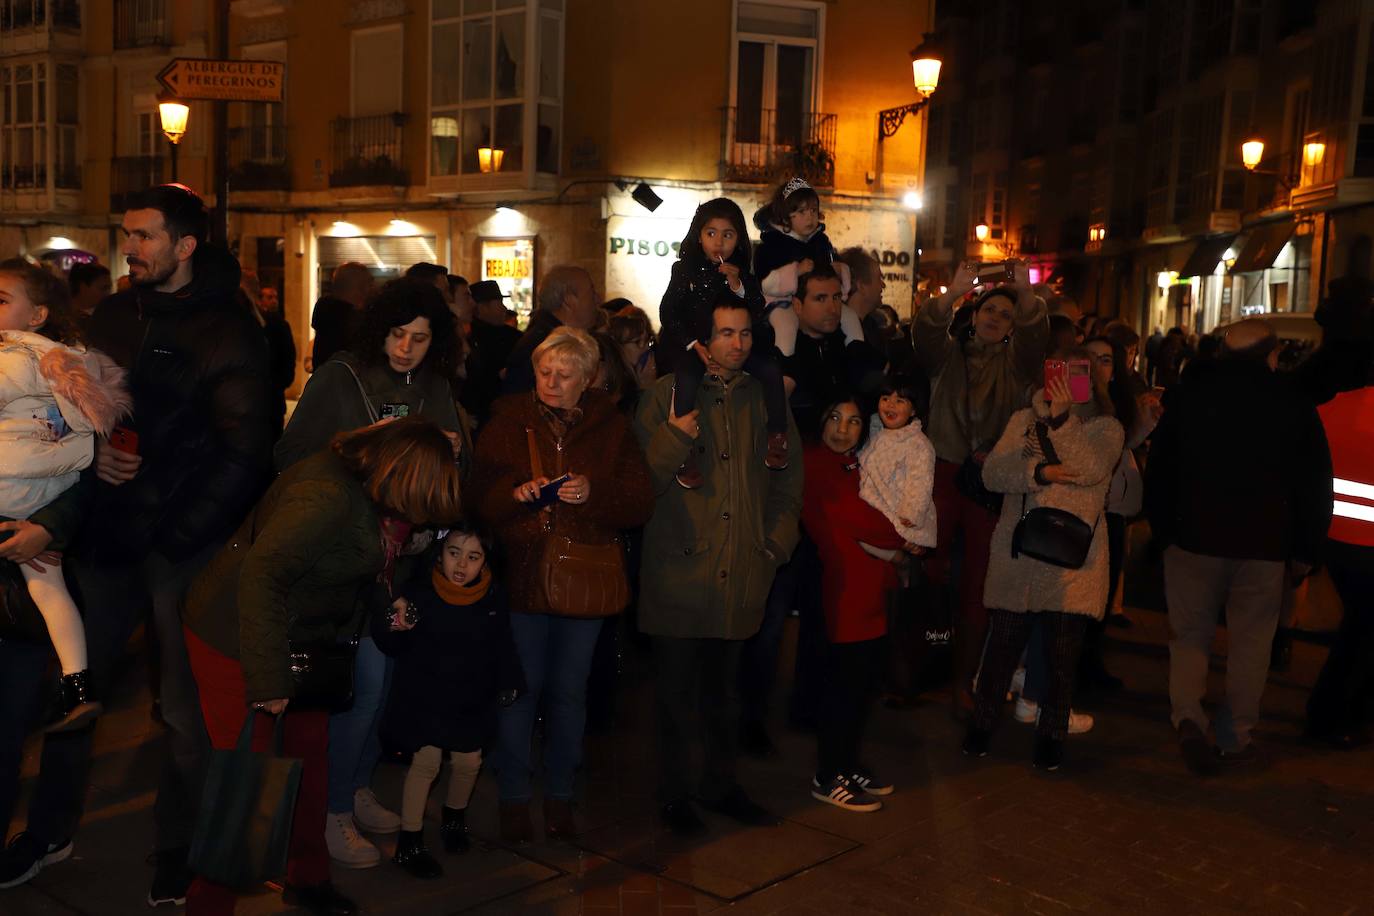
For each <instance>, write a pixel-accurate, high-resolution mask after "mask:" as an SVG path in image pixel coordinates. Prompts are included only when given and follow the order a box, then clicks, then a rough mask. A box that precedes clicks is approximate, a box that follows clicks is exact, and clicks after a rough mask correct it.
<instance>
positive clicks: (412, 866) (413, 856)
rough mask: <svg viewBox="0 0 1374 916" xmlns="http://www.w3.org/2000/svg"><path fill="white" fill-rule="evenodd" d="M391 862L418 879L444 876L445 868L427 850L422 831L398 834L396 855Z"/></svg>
mask: <svg viewBox="0 0 1374 916" xmlns="http://www.w3.org/2000/svg"><path fill="white" fill-rule="evenodd" d="M391 861H393V862H395V863H396V864H397V865H399V866H401V867H402V868H404V869H405V870H406V871H408V872H410V873H411V874H412V875H414V876H415V877H417V878H426V879H428V878H440V877H443V874H444V868H443V866H442V865H440V864H439V863H438V862H436V861H435V860H434V856H432V855H430V854H429V850H427V849H425V837H424V831H422V830H402V831H401V832H400V833H399V834H397V835H396V855H394V856H392V857H391Z"/></svg>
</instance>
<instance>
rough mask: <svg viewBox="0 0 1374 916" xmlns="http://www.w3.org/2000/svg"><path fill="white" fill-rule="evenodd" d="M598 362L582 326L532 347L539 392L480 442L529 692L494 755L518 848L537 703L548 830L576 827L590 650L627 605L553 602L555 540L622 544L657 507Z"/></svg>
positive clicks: (481, 482)
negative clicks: (549, 497)
mask: <svg viewBox="0 0 1374 916" xmlns="http://www.w3.org/2000/svg"><path fill="white" fill-rule="evenodd" d="M599 362H600V353H599V351H598V348H597V345H596V341H595V340H593V339H592V337H591V335H589V334H588V333H587V332H586V331H582V330H578V329H576V328H570V327H561V328H557V329H555V330H554V332H553V333H552V334H550V335H549V336H548V338H547V339H545V341H544V342H543V343H541V344H540V345H539V346H538V347H537V348H536V349H535V350H534V353H533V354H532V357H531V363H532V364H533V366H534V376H535V388H534V391H533V392H532V393H529V392H525V393H520V394H512V395H509V396H507V397H505V398H502V399H501V400H499V401H497V402H496V404H495V405H494V407H493V410H492V418H491V421H490V422H489V424H488V426H487V428H486V429H485V430H484V431H483V433H482V436H481V439H480V441H479V443H478V447H477V460H476V467H475V468H474V470H473V480H472V492H474V493H476V494H478V495H477V496H476V499H475V508H476V510H477V513H478V515H480V516H481V517H482V519H483V520H484V521H486V522H487V523H488V524H489V525H491V527H492V528H493V530H494V531H495V532H496V536H497V538H498V540H499V541H500V543H501V547H502V550H503V552H504V554H505V557H506V564H505V570H504V573H505V577H506V583H507V587H508V588H509V591H510V607H511V629H512V630H513V631H514V634H515V644H516V648H517V649H518V651H519V654H520V660H521V663H522V664H523V666H524V669H525V681H526V684H527V686H528V688H529V689H528V690H527V691H526V692H525V694H523V695H522V696H521V697H520V698H519V699H518V700H517V701H516V702H515V704H514V705H512V706H510V707H509V708H507V709H505V710H503V712H502V714H501V723H500V737H499V740H498V745H497V749H496V753H495V754H494V755H493V764H494V766H495V769H496V774H497V782H498V785H499V789H500V796H501V834H502V836H503V838H504V839H505V840H506V841H507V842H512V843H520V842H527V841H529V840H530V839H531V838H532V833H533V831H532V828H531V824H530V812H529V804H530V797H531V777H532V769H533V767H532V762H531V759H530V757H531V755H530V740H531V737H532V735H533V732H534V722H535V717H536V713H537V710H538V709H539V707H540V704H541V700H542V703H543V709H544V740H543V746H544V826H545V829H546V831H547V833H548V834H549V836H550V837H552V838H566V837H569V836H572V835H574V834H575V833H576V832H577V828H576V825H575V823H574V821H573V816H572V796H573V781H574V778H575V776H576V773H577V767H578V764H579V762H580V761H581V758H582V731H583V725H584V723H585V720H586V692H587V677H588V674H589V673H590V671H591V664H592V652H593V650H594V649H595V647H596V641H597V636H598V635H599V634H600V632H601V625H602V622H603V619H604V617H605V616H606V615H607V614H615V613H618V612H619V611H621V610H622V609H623V608H620V607H601V608H599V609H596V610H594V611H589V610H588V609H586V608H578V609H571V610H570V609H569V608H568V607H555V606H553V605H554V603H555V602H552V601H550V598H549V595H548V594H547V589H546V588H545V587H544V582H545V575H546V573H547V572H548V571H549V570H548V569H546V564H548V563H549V562H550V559H551V558H550V557H549V555H548V554H546V548H547V544H548V542H549V540H550V539H552V538H566V539H567V540H568V541H569V542H572V543H573V544H576V545H606V544H611V543H615V542H616V536H617V533H618V532H619V531H621V530H623V529H627V528H635V527H637V526H639V525H643V524H644V523H645V522H646V521H648V519H649V514H650V512H651V511H652V509H653V492H652V490H651V489H650V485H649V470H648V467H647V465H646V464H645V461H644V455H643V453H642V452H641V451H640V448H639V444H638V442H637V441H636V440H635V437H634V435H633V433H632V431H631V429H630V427H629V424H628V423H627V421H626V420H625V418H624V416H623V415H622V414H621V413H620V412H619V411H618V410H617V409H616V406H615V404H614V402H612V401H611V399H610V397H609V396H608V395H607V394H606V392H604V391H599V390H596V389H590V388H589V385H590V384H591V382H592V379H593V378H595V376H596V371H597V366H598V363H599ZM531 451H534V452H535V453H536V455H532V454H531ZM536 456H537V460H535V459H536ZM564 474H567V475H568V478H567V480H566V481H565V482H564V483H563V484H562V485H561V486H559V487H558V488H557V490H556V491H555V494H556V495H555V498H554V499H553V501H552V503H551V504H549V505H541V502H542V500H541V498H540V493H541V488H543V487H544V485H545V484H547V483H549V481H550V480H556V479H557V478H559V477H561V476H563V475H564Z"/></svg>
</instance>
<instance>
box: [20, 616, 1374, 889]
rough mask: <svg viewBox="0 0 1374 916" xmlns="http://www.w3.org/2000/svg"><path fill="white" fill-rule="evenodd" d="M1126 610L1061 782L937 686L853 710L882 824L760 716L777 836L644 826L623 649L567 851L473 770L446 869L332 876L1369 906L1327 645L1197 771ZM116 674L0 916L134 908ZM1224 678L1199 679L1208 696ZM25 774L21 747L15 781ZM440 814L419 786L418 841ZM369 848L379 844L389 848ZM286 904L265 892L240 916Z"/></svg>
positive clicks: (149, 770) (645, 689)
mask: <svg viewBox="0 0 1374 916" xmlns="http://www.w3.org/2000/svg"><path fill="white" fill-rule="evenodd" d="M1131 616H1132V618H1133V619H1134V620H1135V625H1134V626H1133V627H1132V628H1131V629H1129V630H1116V629H1114V630H1112V631H1111V641H1110V643H1109V654H1108V659H1109V665H1110V667H1111V668H1112V669H1113V670H1114V671H1115V672H1116V673H1118V674H1120V675H1121V676H1123V677H1124V678H1125V680H1126V689H1125V690H1124V691H1122V692H1120V693H1118V694H1115V695H1112V696H1110V697H1107V698H1104V699H1100V700H1094V701H1092V702H1090V703H1085V704H1084V707H1085V708H1086V709H1087V710H1088V711H1091V712H1093V713H1095V714H1096V715H1097V716H1098V722H1097V726H1096V728H1094V729H1093V731H1092V732H1091V733H1089V734H1087V735H1083V736H1078V737H1074V738H1072V739H1071V740H1070V743H1069V748H1068V757H1067V761H1066V765H1065V767H1064V769H1063V770H1062V771H1061V772H1060V773H1057V774H1048V775H1044V774H1039V773H1036V772H1035V771H1033V770H1032V769H1031V767H1030V749H1031V731H1030V729H1029V727H1028V726H1023V725H1020V724H1018V723H1016V722H1014V721H1011V720H1010V718H1008V720H1007V721H1006V722H1005V723H1004V724H1003V726H1002V728H1001V729H1000V731H999V732H998V734H997V735H996V737H995V738H994V741H993V754H992V756H990V757H988V758H986V759H984V760H981V761H971V760H968V759H965V758H963V757H962V756H960V754H959V753H958V750H957V747H958V742H959V738H960V737H961V731H960V729H959V727H958V726H956V725H955V723H954V722H953V721H952V720H951V718H950V716H949V714H948V701H947V696H946V695H942V694H934V695H932V696H930V697H929V698H928V699H927V702H925V703H924V704H923V705H921V706H918V707H916V708H912V709H903V710H891V709H886V708H879V709H878V710H877V711H876V712H875V714H874V716H873V718H872V724H871V727H870V731H869V739H868V742H867V757H868V760H869V763H870V765H871V766H872V767H873V768H874V769H875V770H876V771H877V772H879V773H880V774H881V775H883V776H884V777H885V778H887V779H890V780H892V781H893V782H894V783H895V784H896V785H897V793H896V794H895V795H893V796H891V798H890V799H888V800H887V805H886V807H885V808H884V810H882V811H880V812H878V813H875V814H868V815H858V814H850V813H847V812H843V811H839V810H837V809H835V808H831V807H828V806H825V805H822V804H820V803H817V802H815V801H813V800H812V799H811V798H810V795H809V794H808V791H807V789H808V785H809V779H810V775H811V770H810V767H811V765H812V763H813V761H814V753H815V748H814V743H813V741H812V739H811V738H810V737H809V736H806V735H803V734H797V733H793V732H789V731H787V730H785V729H784V728H783V727H782V726H781V725H779V726H778V727H777V728H776V730H775V735H774V737H775V739H776V740H777V741H778V744H779V746H780V749H781V754H780V755H779V756H778V757H777V758H774V759H772V760H767V761H755V760H746V761H744V762H743V763H742V764H741V774H740V775H741V782H742V783H743V784H744V786H745V787H746V788H747V789H748V791H749V792H750V793H751V794H752V795H753V796H754V797H755V798H756V799H757V800H758V801H759V802H761V803H762V804H764V805H766V806H768V807H770V808H771V809H772V810H774V811H775V812H777V813H778V814H779V815H781V816H782V817H783V818H784V821H783V823H782V825H781V826H778V827H774V828H758V829H747V830H746V829H739V828H736V827H734V826H733V825H731V824H730V823H729V822H726V821H723V820H721V819H719V818H716V817H715V816H713V815H709V814H707V815H705V817H706V819H707V821H708V824H709V825H710V828H711V830H710V833H709V834H708V835H707V836H705V837H704V838H702V839H700V840H697V841H693V842H690V843H684V842H682V841H678V840H675V839H673V838H672V837H670V836H669V835H667V834H665V833H664V832H663V831H661V830H660V829H659V827H658V826H657V823H656V821H655V805H654V801H653V772H654V767H653V748H652V741H651V739H650V737H649V736H650V735H651V734H652V731H651V729H650V727H649V725H650V715H651V712H650V710H651V707H652V704H651V694H652V690H651V685H650V684H649V682H648V676H649V674H648V672H649V669H650V666H649V665H648V664H647V663H646V660H645V659H643V658H641V657H638V656H636V655H634V654H633V653H631V655H630V656H629V658H630V665H629V669H630V670H629V673H628V674H627V676H626V678H625V681H624V683H623V684H622V689H621V692H620V706H619V709H618V710H617V722H616V725H615V727H614V728H613V729H611V730H609V731H608V732H607V733H606V734H599V735H594V736H592V737H590V738H589V739H588V744H587V755H586V761H585V764H584V769H583V783H584V785H583V789H582V799H583V800H582V801H581V802H580V806H579V809H578V816H579V819H580V822H581V826H582V828H583V831H584V832H583V834H582V836H581V837H580V838H579V841H578V842H577V843H576V844H575V845H574V844H564V843H545V842H538V843H535V844H532V845H530V846H528V847H524V848H519V849H505V848H502V847H501V846H500V845H499V843H497V842H496V840H495V837H496V800H495V787H494V784H493V781H492V780H491V779H490V778H489V777H487V776H484V777H483V779H482V780H481V782H480V783H479V786H478V790H477V795H476V797H475V798H474V800H473V803H472V807H471V817H470V823H471V824H472V827H473V832H474V835H475V837H476V838H477V840H478V843H477V845H476V847H475V848H474V850H473V851H472V852H471V853H470V854H468V855H466V856H460V857H447V856H443V855H442V854H440V857H441V860H442V861H443V864H444V866H445V868H446V870H447V873H446V875H445V877H444V878H443V879H441V880H438V881H433V882H423V881H419V880H416V879H413V878H411V877H409V876H408V875H406V874H404V873H402V872H400V871H399V869H397V868H396V867H395V866H393V865H391V864H390V863H389V862H387V861H384V862H383V864H382V865H381V866H380V867H378V868H375V869H371V870H366V871H352V872H350V871H345V870H342V869H338V870H336V872H335V876H336V881H337V883H338V884H339V886H340V887H341V888H342V889H343V890H344V891H345V892H347V893H349V894H351V895H353V896H354V897H355V898H356V899H357V900H358V901H359V902H360V903H362V904H363V906H364V911H365V912H367V913H378V914H383V913H397V914H400V913H405V914H415V916H428V914H453V913H483V914H498V913H557V914H579V913H580V914H587V916H593V914H604V916H611V914H621V913H623V914H652V913H662V914H679V916H687V914H691V913H711V912H716V911H725V910H727V909H728V911H729V912H730V913H739V914H756V913H757V914H763V913H798V914H801V913H806V914H824V916H842V914H849V913H856V914H857V913H908V912H910V913H917V912H919V913H1023V912H1024V913H1064V912H1088V913H1151V914H1157V913H1165V912H1167V913H1170V914H1171V916H1178V914H1185V913H1225V912H1248V913H1288V912H1294V913H1357V912H1359V913H1364V912H1368V913H1374V780H1371V773H1374V751H1362V752H1357V753H1352V754H1342V753H1338V752H1335V751H1329V750H1325V749H1323V748H1320V747H1317V746H1313V745H1310V744H1307V743H1305V742H1304V741H1303V740H1302V738H1301V737H1300V735H1301V728H1302V704H1303V702H1304V701H1305V699H1306V694H1307V690H1308V687H1309V686H1310V684H1311V683H1312V681H1313V679H1314V677H1315V674H1316V671H1317V669H1318V667H1319V665H1320V664H1321V660H1322V658H1323V657H1324V655H1325V650H1324V649H1322V648H1321V647H1320V646H1318V645H1315V644H1310V643H1304V642H1300V643H1299V644H1298V645H1297V647H1296V650H1295V653H1294V662H1293V666H1292V668H1291V670H1290V671H1289V672H1287V673H1284V674H1281V675H1275V676H1273V677H1272V678H1271V681H1270V687H1269V691H1268V693H1267V695H1266V698H1265V699H1266V702H1265V721H1264V722H1263V723H1262V726H1261V729H1260V731H1259V733H1258V736H1257V738H1258V742H1259V743H1261V744H1262V747H1263V749H1264V752H1265V754H1264V756H1265V760H1264V762H1263V763H1262V764H1260V765H1258V766H1255V767H1253V768H1251V769H1248V770H1244V771H1237V772H1231V773H1227V774H1225V775H1224V776H1222V777H1220V778H1217V779H1213V780H1207V781H1202V780H1198V779H1195V778H1193V777H1191V776H1189V775H1188V774H1187V772H1186V771H1185V770H1184V769H1183V766H1182V762H1181V760H1180V758H1179V756H1178V753H1177V749H1176V747H1175V745H1174V742H1173V737H1172V733H1171V731H1170V729H1169V727H1168V702H1167V693H1166V684H1165V672H1166V663H1167V657H1166V651H1165V640H1166V632H1165V622H1164V617H1163V615H1161V614H1159V613H1156V612H1151V611H1133V612H1132V615H1131ZM788 638H789V640H790V639H791V638H792V630H791V629H789V631H788ZM1218 653H1219V654H1220V653H1224V639H1221V640H1219V642H1218ZM1218 661H1220V659H1219V658H1218ZM137 674H138V672H137V671H134V672H131V674H130V677H129V678H128V679H127V680H128V681H129V682H131V683H130V686H129V689H128V691H127V694H126V695H125V696H123V697H122V698H119V699H118V700H117V701H116V702H115V703H114V708H113V711H112V712H111V713H109V714H108V715H106V716H105V718H103V719H102V720H101V722H100V724H99V732H98V736H97V744H98V755H99V756H98V760H97V762H96V766H95V770H94V775H93V778H92V782H93V784H92V786H91V801H90V805H89V808H88V813H87V816H86V820H85V822H84V823H83V825H82V829H81V832H80V834H79V835H78V837H77V839H76V852H75V855H74V856H73V858H72V859H70V860H68V861H67V862H65V863H62V864H59V865H55V866H52V867H50V868H49V869H47V870H46V871H44V872H43V873H42V874H41V875H39V876H38V878H37V879H35V880H34V881H33V882H32V883H31V884H30V885H28V886H25V887H23V888H20V889H16V890H12V891H0V914H4V916H38V914H44V916H69V914H90V916H117V914H136V913H137V914H142V913H148V912H150V911H149V910H148V908H147V907H146V905H145V904H144V903H143V898H144V895H145V894H146V892H147V886H148V881H149V879H150V877H151V873H152V870H151V867H150V866H148V865H147V864H146V863H145V861H144V857H145V855H146V852H147V850H148V849H149V848H150V843H151V839H152V810H151V809H152V804H153V797H154V785H155V782H154V779H155V774H156V773H157V757H156V753H155V745H154V741H155V739H156V737H157V734H158V731H159V728H158V726H157V725H156V724H154V723H153V722H152V721H151V720H150V719H149V717H148V713H147V699H146V694H144V693H143V692H142V691H140V690H137V689H135V688H134V687H133V685H132V682H134V681H137V680H138V679H139V678H138V677H137ZM1221 683H1222V672H1221V670H1220V669H1219V668H1218V667H1216V666H1215V665H1214V670H1213V691H1214V694H1215V693H1217V692H1219V691H1220V688H1221ZM36 763H37V753H36V746H31V747H30V749H29V753H28V755H27V757H26V760H25V766H26V769H25V773H26V778H27V779H29V780H31V778H32V775H33V769H34V767H35V766H36ZM403 773H404V770H403V768H402V767H400V766H396V765H384V766H383V767H382V768H381V771H380V773H379V776H378V780H377V789H378V795H379V796H380V797H381V799H382V800H383V801H384V802H385V803H387V804H389V805H393V806H394V805H396V804H397V803H398V802H399V794H400V785H401V778H402V775H403ZM439 804H440V793H439V792H438V791H436V792H435V793H434V795H433V796H432V798H431V807H432V811H431V820H430V822H429V834H430V838H431V841H434V840H436V839H437V838H436V837H435V836H434V827H435V825H437V812H438V805H439ZM535 807H536V810H537V808H538V805H536V806H535ZM21 811H22V807H21ZM17 827H18V825H17V824H16V825H12V827H11V829H17ZM377 839H378V842H379V844H380V845H382V846H383V849H384V851H386V852H387V853H388V854H389V852H390V850H391V848H392V845H391V844H392V843H393V842H394V838H389V837H383V838H377ZM288 911H289V910H288V909H287V908H285V907H284V906H283V905H282V904H281V902H280V899H279V897H278V896H277V895H276V894H275V893H273V892H271V890H270V889H266V888H265V889H264V891H263V893H261V894H259V895H257V896H254V897H252V898H250V899H248V900H245V901H244V903H242V904H241V905H240V908H239V912H240V913H245V914H271V913H279V912H288Z"/></svg>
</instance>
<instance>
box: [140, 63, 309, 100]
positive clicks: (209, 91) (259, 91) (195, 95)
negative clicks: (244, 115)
mask: <svg viewBox="0 0 1374 916" xmlns="http://www.w3.org/2000/svg"><path fill="white" fill-rule="evenodd" d="M157 79H158V82H160V83H161V84H162V85H163V86H165V87H166V88H167V91H168V92H170V93H172V94H173V95H175V96H177V97H178V98H182V99H218V100H221V101H226V102H280V101H281V100H282V86H283V84H284V83H285V81H286V64H283V63H280V62H278V61H273V60H209V59H206V58H200V57H178V58H176V59H175V60H173V61H172V62H171V63H169V64H168V65H167V66H165V67H163V68H162V71H161V72H160V73H158V75H157Z"/></svg>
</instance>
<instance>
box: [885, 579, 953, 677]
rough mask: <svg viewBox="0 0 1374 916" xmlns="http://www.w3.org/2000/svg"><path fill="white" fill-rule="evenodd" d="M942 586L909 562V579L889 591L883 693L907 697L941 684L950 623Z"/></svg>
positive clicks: (947, 661) (947, 658) (946, 668)
mask: <svg viewBox="0 0 1374 916" xmlns="http://www.w3.org/2000/svg"><path fill="white" fill-rule="evenodd" d="M951 610H952V609H951V607H950V600H949V597H948V596H947V595H946V590H945V589H944V588H942V587H941V586H939V585H937V584H935V583H934V582H932V581H931V580H930V578H929V577H928V576H926V575H925V572H924V570H923V569H922V564H920V563H913V564H912V567H911V581H910V584H908V585H905V586H903V587H901V588H898V589H894V590H893V591H891V592H889V593H888V632H889V633H890V634H891V653H890V656H889V669H888V677H887V687H886V688H885V692H886V693H887V694H888V695H889V697H890V698H891V699H892V700H893V701H894V702H897V701H901V702H906V703H909V702H912V701H914V700H915V698H916V697H917V696H918V695H919V694H921V693H923V692H924V691H926V690H930V689H931V688H933V687H938V686H941V685H943V684H944V682H945V681H946V680H947V679H948V677H949V672H950V662H951V659H950V653H951V646H950V644H951V641H952V637H953V622H952V614H951Z"/></svg>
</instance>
